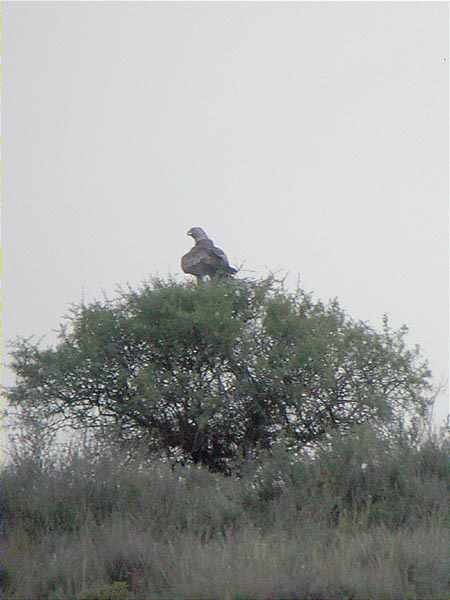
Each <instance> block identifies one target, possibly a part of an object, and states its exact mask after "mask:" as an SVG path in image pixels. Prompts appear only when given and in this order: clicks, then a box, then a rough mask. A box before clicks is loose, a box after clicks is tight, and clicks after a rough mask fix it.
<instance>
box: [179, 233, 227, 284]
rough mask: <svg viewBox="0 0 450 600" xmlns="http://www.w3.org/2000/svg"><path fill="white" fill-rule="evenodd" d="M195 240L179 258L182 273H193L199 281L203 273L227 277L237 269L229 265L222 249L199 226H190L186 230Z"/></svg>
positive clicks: (210, 275)
mask: <svg viewBox="0 0 450 600" xmlns="http://www.w3.org/2000/svg"><path fill="white" fill-rule="evenodd" d="M187 235H190V236H191V237H192V238H194V240H195V246H194V247H193V248H192V249H191V250H190V251H189V252H188V253H187V254H185V255H184V256H183V257H182V259H181V268H182V269H183V271H184V273H188V274H189V275H195V277H197V283H199V282H200V281H201V280H202V279H203V277H205V275H208V276H209V277H228V276H229V275H233V274H234V273H237V272H238V270H237V269H235V268H234V267H232V266H231V265H230V263H229V262H228V258H227V256H226V254H225V252H224V251H223V250H221V249H220V248H217V246H214V243H213V241H212V240H210V239H209V237H208V236H207V235H206V233H205V232H204V231H203V229H202V228H201V227H192V228H191V229H189V231H188V232H187Z"/></svg>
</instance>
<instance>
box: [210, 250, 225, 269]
mask: <svg viewBox="0 0 450 600" xmlns="http://www.w3.org/2000/svg"><path fill="white" fill-rule="evenodd" d="M211 252H212V253H213V254H215V255H216V256H217V257H218V258H220V260H221V261H222V262H223V264H224V265H225V266H226V267H228V265H229V264H230V263H229V262H228V258H227V255H226V254H225V252H224V251H223V250H221V249H220V248H218V247H217V246H213V247H212V248H211Z"/></svg>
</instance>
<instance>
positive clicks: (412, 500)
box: [0, 427, 449, 600]
mask: <svg viewBox="0 0 450 600" xmlns="http://www.w3.org/2000/svg"><path fill="white" fill-rule="evenodd" d="M93 456H95V455H94V454H93V455H92V456H88V455H85V454H83V452H81V451H78V452H75V451H73V450H70V449H69V450H67V451H65V452H64V453H62V454H61V455H60V456H59V457H58V460H50V459H49V460H39V461H37V462H36V464H33V465H32V464H30V463H29V459H28V458H27V460H22V461H16V462H13V463H10V464H9V465H8V466H7V467H5V466H4V467H3V468H2V469H1V471H0V505H1V511H2V515H3V518H4V520H5V521H6V524H7V527H6V531H5V533H4V534H3V535H2V538H1V541H2V563H3V565H4V568H5V571H4V572H3V573H2V575H1V576H2V584H3V587H4V591H5V597H6V598H8V599H9V600H23V599H24V598H40V599H41V600H66V599H68V598H70V599H73V600H88V599H91V600H100V599H108V598H111V599H113V598H115V599H116V600H118V599H123V600H149V599H152V600H162V599H167V598H180V599H181V598H199V599H200V598H204V599H205V600H206V599H209V598H226V597H229V598H235V597H241V598H261V599H263V598H268V597H270V598H274V600H282V599H285V598H295V597H301V598H302V599H304V600H329V599H330V598H355V599H356V598H357V599H358V600H369V599H370V598H386V599H389V600H396V599H397V598H407V597H409V598H411V599H412V600H447V595H446V594H447V591H448V560H447V554H448V533H449V531H448V529H449V523H448V489H447V486H448V467H447V462H448V447H447V445H446V443H445V442H444V441H443V440H438V439H433V438H430V439H428V440H426V441H425V442H424V443H422V444H421V445H418V446H415V445H412V444H411V443H404V441H402V440H394V441H392V440H386V439H383V438H380V437H379V436H376V435H374V432H373V431H372V430H370V429H369V428H368V427H367V428H366V427H356V428H355V429H354V431H353V433H352V435H339V434H338V433H336V434H335V435H334V436H333V438H332V439H330V440H329V441H328V442H327V443H322V444H321V446H320V448H317V449H316V452H315V453H314V455H311V454H307V453H306V452H304V453H302V454H300V455H298V456H295V455H293V453H292V452H290V451H287V450H286V449H285V448H284V447H283V446H282V445H281V444H279V445H277V446H276V447H275V448H273V449H272V452H271V453H268V452H267V453H261V454H260V456H259V457H258V459H257V460H255V461H252V462H250V463H249V464H248V465H246V466H245V468H243V469H242V473H241V477H240V478H236V477H225V476H223V475H222V474H218V473H211V471H210V470H209V469H207V468H206V467H202V466H194V465H189V466H186V467H181V466H177V467H176V468H175V469H171V468H170V466H169V465H168V464H166V463H163V462H161V461H156V460H153V461H143V462H138V461H135V462H131V463H130V464H121V463H120V462H119V461H118V460H117V457H115V456H106V455H105V456H103V457H102V458H98V457H97V458H93ZM44 458H45V457H44ZM363 465H366V466H365V467H364V468H363ZM24 506H25V507H27V511H25V510H24V509H23V507H24ZM65 506H67V515H65V516H62V514H63V515H64V510H63V509H64V507H65ZM18 507H19V508H20V510H18ZM61 511H63V513H62V514H61ZM69 515H70V516H69ZM30 521H31V522H32V526H30ZM74 524H75V526H74Z"/></svg>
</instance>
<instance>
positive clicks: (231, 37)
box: [3, 2, 449, 421]
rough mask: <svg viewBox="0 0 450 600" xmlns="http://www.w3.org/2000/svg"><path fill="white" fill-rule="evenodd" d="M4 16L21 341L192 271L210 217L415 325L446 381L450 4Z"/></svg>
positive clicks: (9, 290) (10, 6) (267, 257)
mask: <svg viewBox="0 0 450 600" xmlns="http://www.w3.org/2000/svg"><path fill="white" fill-rule="evenodd" d="M3 13H4V33H5V43H4V48H5V50H4V71H5V77H4V87H3V105H4V109H3V123H4V159H3V165H4V199H5V200H4V209H3V224H4V228H3V229H4V230H3V240H4V242H3V246H4V254H5V276H4V298H5V312H4V321H5V340H6V341H8V340H11V339H13V338H14V337H15V336H17V335H25V336H28V335H32V334H36V335H38V336H40V335H43V334H46V333H47V334H48V333H50V332H51V331H52V330H55V329H56V328H57V327H58V325H59V323H60V322H61V319H62V316H63V315H64V314H65V313H66V312H67V308H68V306H69V304H70V303H71V302H78V301H79V300H80V299H81V296H82V293H83V290H84V296H85V298H86V299H87V300H90V299H92V298H94V297H97V298H98V297H100V296H101V291H102V290H105V291H106V292H108V293H109V294H113V292H114V290H115V289H116V286H117V284H124V283H126V282H130V283H131V284H132V285H138V284H139V283H141V282H142V280H143V279H145V278H147V277H148V276H150V275H152V274H156V273H159V274H161V275H166V274H168V273H172V274H177V273H179V272H180V267H179V259H180V257H181V255H182V254H184V253H186V252H187V251H188V249H189V248H190V246H191V239H190V238H188V237H187V236H186V235H185V234H186V231H187V230H188V229H189V228H190V227H191V226H200V227H203V228H204V229H205V230H206V231H207V233H208V234H209V235H210V236H211V237H212V238H213V240H214V241H215V242H216V244H217V245H218V246H219V247H221V248H223V249H224V250H225V251H226V253H227V254H228V257H229V259H230V261H231V262H233V263H234V264H242V263H245V268H246V269H248V271H251V272H252V274H253V275H255V276H258V275H263V274H266V273H267V272H268V271H269V270H272V271H281V272H288V273H289V274H290V281H291V282H292V283H293V284H294V283H295V282H296V279H297V275H300V278H301V282H302V285H303V287H305V288H306V289H307V290H309V291H313V292H314V293H315V296H316V298H321V299H322V300H324V301H326V300H328V299H329V298H331V297H335V296H337V297H338V298H339V300H340V302H341V304H342V305H343V307H344V308H346V309H347V310H348V312H349V313H350V314H351V315H352V316H353V317H355V318H358V319H363V320H366V321H369V322H370V323H371V324H373V325H375V326H377V325H378V324H379V323H380V317H381V315H382V314H383V313H384V312H386V313H388V315H389V316H390V317H391V319H392V322H393V324H394V325H395V326H396V327H399V326H400V325H401V324H403V323H406V324H407V325H408V326H409V327H410V329H411V333H410V336H409V340H410V342H411V344H415V343H419V344H420V345H421V346H422V349H423V353H424V355H425V356H426V357H428V358H429V360H430V365H431V367H432V370H433V372H434V373H435V375H436V381H439V380H440V379H442V378H444V379H446V378H447V377H448V347H449V339H448V336H449V322H448V321H449V317H448V312H449V297H448V289H449V286H448V277H449V249H448V238H449V235H448V234H449V232H448V223H449V221H448V198H449V173H448V171H449V151H448V149H449V146H448V101H449V94H448V91H449V87H448V85H449V60H448V55H449V24H448V23H449V21H448V4H447V3H442V2H441V3H433V2H429V3H419V2H417V3H391V2H374V3H356V2H355V3H353V2H352V3H338V2H336V3H303V2H298V3H271V2H264V3H259V2H257V3H238V2H236V3H235V2H231V3H227V2H222V3H207V2H206V3H203V2H199V3H197V2H196V3H178V2H176V3H159V2H152V3H150V2H147V3H146V2H138V3H133V2H127V3H125V2H124V3H122V2H114V3H109V2H98V3H90V2H78V3H77V2H75V3H72V2H48V3H41V2H5V3H4V4H3ZM246 274H247V275H249V274H251V273H248V272H247V273H246ZM46 339H47V341H48V342H51V341H53V339H54V336H53V335H51V334H50V335H48V336H47V338H46ZM5 380H6V383H9V381H10V375H8V373H7V375H6V378H5ZM447 412H448V393H443V394H441V396H440V398H439V403H438V406H437V409H436V418H437V419H438V420H439V421H441V420H442V419H443V418H444V416H445V415H446V414H447Z"/></svg>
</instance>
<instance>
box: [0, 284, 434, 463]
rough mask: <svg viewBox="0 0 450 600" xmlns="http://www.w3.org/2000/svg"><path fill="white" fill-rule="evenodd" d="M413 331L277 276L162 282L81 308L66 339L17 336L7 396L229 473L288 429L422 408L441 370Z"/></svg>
mask: <svg viewBox="0 0 450 600" xmlns="http://www.w3.org/2000/svg"><path fill="white" fill-rule="evenodd" d="M406 333H407V329H406V327H402V328H401V329H400V330H399V331H393V330H392V329H391V328H390V326H389V322H388V319H387V317H385V318H384V321H383V328H382V331H381V332H377V331H375V330H374V329H372V328H371V327H369V326H368V325H367V324H365V323H364V322H356V321H354V320H353V319H351V318H350V317H349V316H347V315H346V314H345V312H344V311H343V310H342V309H341V308H340V306H339V303H338V302H337V300H335V301H333V302H330V303H329V304H328V305H324V304H323V303H322V302H320V301H313V299H312V296H311V295H310V294H307V293H306V292H304V291H303V290H301V289H298V290H297V291H296V292H295V293H289V292H287V291H286V290H285V289H284V287H283V285H282V284H281V283H280V282H276V281H275V280H274V278H268V279H263V280H260V281H253V282H251V281H243V280H221V281H212V282H210V283H209V284H208V285H199V286H193V285H190V284H180V283H177V282H175V281H173V280H168V281H164V280H160V279H154V280H152V281H151V282H149V283H146V284H144V285H143V286H142V287H141V288H140V289H138V290H133V289H131V288H130V289H128V290H125V291H124V290H121V291H120V292H119V294H118V297H117V298H116V299H114V300H108V299H105V300H104V301H102V302H100V301H96V302H93V303H91V304H89V305H84V304H82V305H77V306H74V307H72V309H71V313H70V316H69V321H68V323H66V324H65V325H64V326H62V328H61V331H60V334H59V338H58V342H57V343H56V345H55V347H49V348H46V349H40V347H39V344H38V343H36V342H35V341H33V340H25V339H19V340H17V341H16V342H15V344H14V349H13V352H12V368H13V369H14V371H15V373H16V376H17V381H16V384H15V385H14V386H12V387H11V388H10V389H9V390H8V392H7V397H8V400H9V403H10V405H12V406H16V407H19V408H21V409H23V410H26V411H27V414H31V415H36V416H37V417H38V418H40V419H45V420H46V421H47V422H48V423H49V424H50V423H52V424H53V426H54V427H60V426H62V425H65V424H69V425H70V426H71V427H73V428H87V429H94V430H95V429H96V428H104V427H110V428H112V429H113V430H114V432H115V435H117V439H118V440H120V442H121V444H122V446H123V447H124V448H128V449H130V448H132V447H133V444H135V443H137V442H139V444H141V445H142V444H145V446H146V448H147V449H148V451H149V452H161V451H163V452H165V453H166V455H167V456H168V457H169V458H170V459H176V458H177V459H180V460H188V461H193V462H194V463H202V464H204V465H207V466H208V467H209V468H210V469H212V470H216V471H222V472H228V471H229V470H230V468H231V466H232V465H233V464H234V463H235V461H239V460H241V459H246V458H249V457H251V456H254V455H255V454H256V453H258V452H259V451H260V450H267V449H270V448H271V447H272V446H273V445H274V443H276V442H277V440H280V439H281V438H283V440H284V441H285V442H286V443H287V444H288V446H289V447H291V448H296V449H299V448H301V447H303V446H305V445H308V444H313V443H315V442H318V441H321V440H322V441H323V440H324V439H326V436H327V435H329V434H330V433H331V432H332V431H335V430H341V431H347V430H349V429H350V428H351V427H352V426H354V425H355V424H358V423H364V422H371V423H373V424H374V425H378V426H380V427H389V423H392V422H393V420H394V419H395V418H396V417H397V416H398V415H400V414H403V413H404V412H405V411H407V412H408V413H409V414H423V413H424V411H425V410H426V407H427V394H428V392H429V391H430V389H431V386H430V383H429V378H430V372H429V370H428V368H427V365H426V362H424V361H423V360H422V358H421V356H420V352H419V349H418V348H416V349H415V350H414V351H412V350H409V349H407V347H406V344H405V340H404V337H405V335H406Z"/></svg>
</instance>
